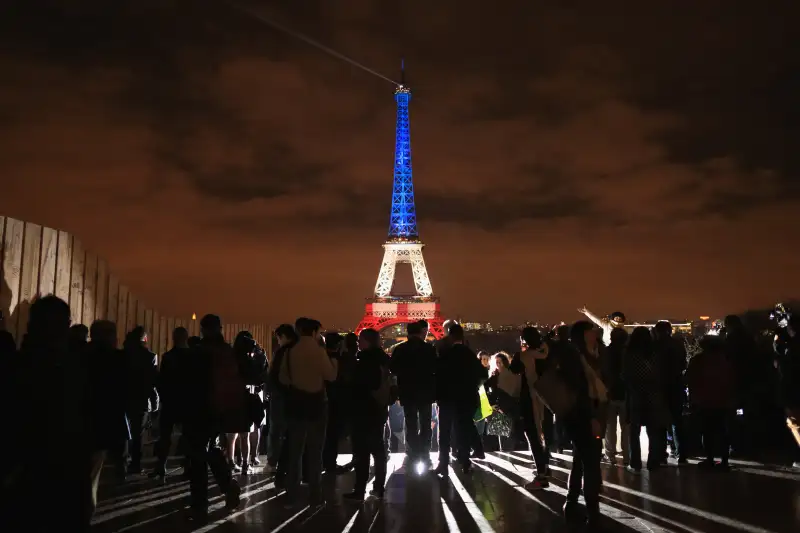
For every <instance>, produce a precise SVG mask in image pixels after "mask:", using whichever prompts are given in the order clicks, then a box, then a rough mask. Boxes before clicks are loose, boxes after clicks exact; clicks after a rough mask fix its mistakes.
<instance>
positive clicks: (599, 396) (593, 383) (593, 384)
mask: <svg viewBox="0 0 800 533" xmlns="http://www.w3.org/2000/svg"><path fill="white" fill-rule="evenodd" d="M596 352H597V348H595V353H594V354H592V355H590V357H593V358H594V359H593V362H596V361H597V353H596ZM581 364H582V365H583V372H584V374H586V381H587V383H588V384H589V398H591V399H592V400H594V401H596V402H598V403H606V402H607V401H608V389H607V388H606V385H605V383H603V380H602V379H600V372H599V369H598V370H596V369H595V367H594V365H592V363H590V362H589V361H588V360H587V359H586V356H585V355H584V354H581Z"/></svg>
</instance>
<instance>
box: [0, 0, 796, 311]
mask: <svg viewBox="0 0 800 533" xmlns="http://www.w3.org/2000/svg"><path fill="white" fill-rule="evenodd" d="M32 4H37V3H36V2H33V3H32ZM41 4H42V5H37V6H35V7H37V8H38V9H36V10H34V9H33V8H32V7H31V8H29V9H30V10H31V11H30V12H29V13H28V12H19V13H15V14H14V16H13V17H4V19H5V20H3V21H0V43H3V44H4V45H13V47H9V46H2V47H0V48H2V49H4V50H10V51H9V52H8V53H4V55H0V68H2V72H3V73H4V76H3V77H4V80H8V82H5V81H4V83H3V84H0V109H2V111H0V146H2V147H3V148H2V153H3V156H2V157H0V176H2V194H0V212H2V214H5V215H9V216H16V217H19V218H24V219H27V220H33V221H37V222H40V223H44V224H48V225H53V226H58V227H62V228H65V229H68V230H70V231H72V232H74V233H76V234H77V235H79V236H81V237H82V238H83V240H84V241H86V244H87V245H88V246H91V247H92V248H94V249H96V250H97V251H98V252H99V253H100V254H101V255H104V256H106V257H108V258H109V260H110V261H111V262H112V265H113V268H114V270H115V271H116V272H118V273H119V275H120V276H121V277H122V278H123V279H124V280H127V281H128V282H129V283H130V285H132V286H133V288H134V289H135V290H136V292H137V293H139V294H141V295H142V296H143V297H144V298H146V299H147V300H148V301H150V302H152V303H153V304H154V305H155V306H157V307H159V308H160V309H163V310H164V312H184V313H185V312H191V311H192V310H193V309H198V308H202V309H206V308H208V307H209V306H212V307H215V308H217V309H218V311H219V313H220V314H222V315H223V317H227V318H229V319H230V320H232V321H245V320H269V321H272V322H277V321H286V320H289V319H292V318H294V317H295V316H297V315H300V314H307V315H314V316H318V317H320V318H321V319H322V320H323V321H325V322H326V323H329V324H330V323H336V324H339V325H341V326H353V325H354V324H355V323H356V321H357V320H358V318H359V315H360V313H361V312H362V309H363V307H362V304H363V298H364V297H365V296H368V295H369V294H370V293H371V291H372V289H373V286H374V282H375V278H376V276H377V271H378V267H379V261H380V254H381V253H382V251H381V249H380V244H381V243H382V241H383V239H384V238H385V233H386V229H387V225H388V218H389V217H388V214H389V201H390V193H391V179H392V174H391V173H392V150H393V142H394V139H393V136H394V102H393V99H392V87H391V86H390V85H389V84H387V83H386V82H385V81H382V80H379V79H377V78H374V77H371V76H369V75H368V74H365V73H363V72H361V71H360V70H358V69H356V68H354V67H351V66H349V65H347V64H345V63H342V62H339V61H337V60H334V59H332V58H330V57H328V56H326V55H324V54H322V53H320V52H319V51H317V50H315V49H313V48H310V47H308V46H307V45H306V44H304V43H301V42H298V41H297V40H296V39H293V38H291V37H287V36H285V35H283V34H281V33H278V32H276V31H275V30H273V29H271V28H269V27H268V26H265V25H263V24H260V23H259V22H257V21H254V20H252V19H248V18H247V17H245V16H243V15H242V14H241V13H239V12H236V11H235V10H232V9H230V8H229V7H228V6H226V4H225V3H224V2H212V1H208V2H188V1H181V0H173V1H171V2H136V3H129V4H128V5H126V3H124V2H123V3H122V6H123V7H119V8H115V7H109V6H108V5H106V4H107V3H104V2H97V3H95V2H88V3H84V4H85V5H86V6H88V7H83V8H81V9H78V8H75V7H64V8H60V10H59V9H57V8H56V7H54V6H58V5H60V4H62V3H61V2H44V3H41ZM44 4H47V6H45V5H44ZM63 4H64V5H65V6H68V5H69V4H70V3H68V2H63ZM95 4H96V5H95ZM435 4H436V5H431V3H430V2H409V3H405V4H403V5H402V6H400V5H389V4H387V5H386V6H382V7H381V6H376V4H375V3H373V2H365V1H358V0H351V1H347V2H343V3H342V2H337V3H336V7H335V8H334V7H332V5H331V4H330V3H328V2H321V1H318V2H310V1H309V2H303V9H299V8H298V7H289V8H287V7H281V6H279V5H275V4H274V3H272V2H261V3H259V2H251V3H250V5H253V6H254V7H255V9H258V10H261V12H263V13H266V14H267V15H268V16H270V17H273V18H275V19H276V20H279V21H280V22H281V23H282V24H285V25H287V26H291V27H293V28H296V29H298V30H301V31H303V32H306V33H309V34H310V35H313V36H314V38H315V39H317V40H319V41H322V42H325V43H327V44H330V45H331V46H332V47H334V48H336V49H337V50H340V51H342V52H344V53H347V54H349V55H352V56H354V57H357V58H358V59H359V60H361V61H363V62H364V63H366V64H368V65H370V67H373V68H376V69H378V70H379V71H381V72H386V73H388V74H390V75H393V76H394V75H395V74H396V71H397V67H398V65H399V58H400V57H403V56H404V57H405V58H406V64H407V65H408V68H409V72H408V76H409V81H410V83H411V85H412V88H413V89H414V90H415V93H414V97H413V99H412V107H411V133H412V150H413V157H414V171H415V174H414V175H415V180H416V181H415V186H416V190H417V202H418V210H419V225H420V232H421V234H422V237H423V239H424V240H425V242H426V243H427V244H428V247H427V248H426V261H427V264H428V267H429V272H430V275H431V278H432V282H433V286H434V289H435V291H436V292H437V293H438V294H439V295H440V296H441V297H442V299H443V307H444V309H445V311H446V312H447V313H448V314H456V313H458V314H461V315H463V316H467V317H471V318H474V319H481V320H493V321H496V322H502V321H512V320H513V321H517V320H522V319H543V320H555V319H560V318H564V319H570V318H574V317H575V313H574V311H575V308H576V307H578V306H582V305H588V306H589V307H590V308H592V309H596V310H597V311H599V312H610V311H612V310H616V309H622V310H624V311H625V312H626V314H628V315H629V316H631V317H633V318H642V319H645V318H659V317H662V316H671V317H674V318H681V317H694V316H698V315H700V314H703V315H705V314H712V315H714V316H716V315H720V314H723V313H726V312H731V311H739V310H743V309H745V308H747V307H750V306H760V305H765V304H769V303H771V302H772V301H774V300H775V299H778V298H783V297H787V296H792V295H793V294H792V293H791V291H792V290H793V289H794V288H795V286H796V282H795V277H796V274H795V273H796V272H797V270H798V267H800V256H799V255H798V252H797V246H796V245H797V238H796V237H793V236H792V233H791V228H794V227H797V226H798V223H800V196H798V191H800V189H798V185H797V179H798V176H797V171H798V160H797V154H795V153H792V154H790V153H789V149H788V141H787V139H788V138H789V134H790V132H791V127H790V124H789V121H787V117H791V116H792V115H791V114H790V113H789V111H788V110H790V109H792V108H791V106H794V108H793V109H796V104H795V103H793V102H794V101H795V100H794V98H795V96H794V95H795V94H796V91H791V90H787V86H788V87H792V83H793V84H794V85H793V86H794V87H795V89H796V88H797V83H798V81H797V77H796V76H797V74H796V72H797V71H796V70H794V71H792V70H791V69H790V68H789V61H790V58H792V57H793V54H794V53H796V52H797V46H796V42H795V43H794V45H793V46H794V48H792V45H791V43H790V42H789V35H788V34H782V33H781V31H780V29H779V28H780V27H782V26H780V21H782V20H788V19H787V16H788V15H787V13H780V12H777V11H776V10H775V9H771V8H768V7H766V6H765V7H762V8H756V7H752V6H751V7H749V8H748V9H750V10H751V11H752V12H748V13H739V12H737V11H736V8H733V7H731V6H728V7H726V9H725V10H723V11H716V10H715V9H714V6H713V5H712V4H716V2H700V3H699V5H697V6H695V7H693V10H692V13H691V14H688V13H677V12H676V11H675V10H674V9H672V8H671V7H670V3H669V2H654V3H648V5H647V6H646V7H644V6H643V7H641V8H633V9H632V8H631V7H630V6H629V5H628V4H629V3H626V6H627V7H626V9H624V10H623V9H622V3H620V4H619V8H620V9H617V6H616V3H615V2H611V4H608V3H604V4H603V6H602V9H601V7H600V6H595V3H593V2H579V5H580V6H579V7H576V8H575V9H571V10H566V9H564V10H562V9H561V8H545V7H537V8H533V7H531V6H530V5H529V3H526V2H519V3H518V4H519V5H518V6H517V7H516V8H515V7H513V5H512V4H514V3H513V2H512V4H507V5H506V4H504V6H506V7H504V8H503V9H502V10H499V11H498V12H492V13H487V12H486V9H485V6H484V7H483V8H481V7H480V4H477V3H476V4H474V5H471V4H470V3H469V2H467V3H466V4H465V3H464V2H457V3H456V2H437V3H435ZM738 9H744V8H738ZM787 9H788V8H787ZM793 9H796V8H793ZM92 10H94V11H92ZM87 13H93V16H91V17H90V16H88V15H87ZM710 14H713V15H714V16H713V17H712V18H709V15H710ZM776 24H777V26H776ZM786 31H788V30H786ZM743 32H744V33H743ZM743 35H744V36H745V37H743ZM792 50H794V52H792ZM792 72H793V74H792ZM792 76H794V77H792ZM395 77H396V76H395ZM795 133H796V128H795ZM792 242H793V243H794V245H793V246H792Z"/></svg>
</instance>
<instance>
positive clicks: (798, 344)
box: [774, 315, 800, 469]
mask: <svg viewBox="0 0 800 533" xmlns="http://www.w3.org/2000/svg"><path fill="white" fill-rule="evenodd" d="M774 349H775V354H776V355H777V360H776V362H775V363H776V366H777V367H778V372H779V375H780V382H779V389H778V390H779V401H780V403H781V405H782V407H783V408H784V410H785V412H786V425H787V426H788V427H789V430H790V431H791V432H792V436H793V437H794V440H795V442H796V443H797V447H796V448H795V450H794V454H795V455H794V465H793V466H794V468H797V469H800V316H798V315H792V316H791V318H789V322H788V324H787V326H786V328H785V329H784V330H782V331H780V332H779V334H778V335H777V336H776V338H775V343H774Z"/></svg>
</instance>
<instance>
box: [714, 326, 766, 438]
mask: <svg viewBox="0 0 800 533" xmlns="http://www.w3.org/2000/svg"><path fill="white" fill-rule="evenodd" d="M724 324H725V326H724V328H723V329H724V335H720V336H721V337H722V338H723V339H724V341H723V342H724V343H725V354H726V356H727V357H728V361H730V363H731V364H732V365H733V371H734V373H735V374H736V408H737V409H742V410H743V412H744V413H743V418H744V431H742V432H741V434H737V435H736V436H737V437H738V438H737V439H736V440H735V441H734V442H733V443H732V445H733V449H734V451H735V452H738V453H745V452H747V451H749V450H751V449H752V447H753V444H754V442H753V439H754V437H755V436H756V435H757V431H756V428H757V427H758V425H759V424H760V417H761V413H760V406H759V405H758V401H757V390H758V387H759V381H760V379H761V373H760V368H759V367H760V364H759V354H758V346H757V345H756V342H755V340H754V338H753V336H752V335H750V332H749V331H747V329H746V328H745V326H744V324H743V323H742V319H741V318H739V317H738V316H736V315H728V316H726V317H725V320H724Z"/></svg>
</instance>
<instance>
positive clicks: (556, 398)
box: [533, 367, 578, 417]
mask: <svg viewBox="0 0 800 533" xmlns="http://www.w3.org/2000/svg"><path fill="white" fill-rule="evenodd" d="M533 390H534V391H536V394H537V395H538V396H539V398H540V399H541V400H542V402H543V403H544V404H545V405H546V406H547V408H548V409H549V410H550V411H551V412H552V413H553V414H554V415H556V416H557V417H558V416H565V415H567V414H569V412H570V411H572V410H573V409H574V408H575V404H576V403H577V402H578V397H577V395H576V394H575V391H574V390H572V389H571V388H570V387H569V385H567V384H566V383H565V382H564V380H563V379H562V378H561V376H560V375H559V373H558V368H556V367H553V368H550V369H549V370H547V371H546V372H545V373H544V374H542V375H541V376H539V378H538V379H537V380H536V381H534V382H533Z"/></svg>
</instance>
